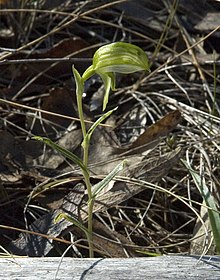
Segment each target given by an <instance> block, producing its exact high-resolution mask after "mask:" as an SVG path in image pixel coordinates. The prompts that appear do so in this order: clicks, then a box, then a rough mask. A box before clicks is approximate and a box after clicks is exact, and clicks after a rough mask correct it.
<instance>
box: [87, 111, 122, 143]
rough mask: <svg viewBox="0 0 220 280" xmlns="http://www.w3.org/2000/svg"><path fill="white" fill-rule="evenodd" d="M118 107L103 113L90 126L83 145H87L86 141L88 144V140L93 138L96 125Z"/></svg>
mask: <svg viewBox="0 0 220 280" xmlns="http://www.w3.org/2000/svg"><path fill="white" fill-rule="evenodd" d="M117 109H118V107H116V108H114V109H112V110H110V111H108V112H106V113H105V114H104V115H102V116H101V117H100V118H99V119H98V120H97V121H96V122H94V123H93V124H92V126H91V127H90V129H89V130H88V132H87V134H86V136H85V138H84V140H83V142H82V147H85V143H87V144H88V142H89V141H90V139H91V136H92V133H93V131H94V130H95V129H96V127H97V126H98V125H100V123H101V122H103V121H104V120H105V119H106V118H107V117H109V116H110V115H111V114H112V113H113V112H114V111H115V110H117Z"/></svg>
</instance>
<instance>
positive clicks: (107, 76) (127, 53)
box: [34, 42, 149, 257]
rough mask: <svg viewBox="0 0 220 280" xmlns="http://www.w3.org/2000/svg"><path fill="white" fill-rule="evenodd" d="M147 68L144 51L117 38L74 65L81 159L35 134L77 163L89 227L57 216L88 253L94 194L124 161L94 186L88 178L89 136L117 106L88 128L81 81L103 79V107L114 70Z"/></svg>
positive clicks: (112, 83) (127, 71)
mask: <svg viewBox="0 0 220 280" xmlns="http://www.w3.org/2000/svg"><path fill="white" fill-rule="evenodd" d="M142 70H144V71H148V70H149V64H148V58H147V55H146V54H145V52H144V51H143V50H142V49H141V48H139V47H137V46H135V45H132V44H129V43H123V42H117V43H112V44H108V45H105V46H103V47H101V48H99V49H98V50H97V51H96V52H95V54H94V56H93V63H92V65H91V66H90V67H89V68H88V69H87V70H86V71H85V72H84V73H83V75H82V76H80V74H79V72H78V71H77V70H76V69H75V68H74V67H73V74H74V78H75V82H76V97H77V107H78V113H79V119H80V123H81V130H82V135H83V142H82V148H83V159H82V160H81V159H80V158H78V157H77V156H76V155H74V154H73V153H71V152H70V151H68V150H66V149H64V148H62V147H61V146H59V145H57V144H55V143H54V142H53V141H51V140H50V139H48V138H45V137H39V136H35V137H34V139H36V140H41V141H43V142H44V143H45V144H47V145H49V146H50V147H52V148H53V149H55V150H57V151H58V152H60V153H61V154H62V155H63V156H65V157H67V158H68V159H70V160H71V161H73V162H74V163H76V164H77V165H78V166H79V167H80V169H81V171H82V174H83V177H84V182H85V185H86V188H87V193H88V227H87V228H86V227H85V226H84V225H82V224H80V222H79V221H76V220H74V219H73V218H72V217H69V216H67V215H66V214H64V213H61V214H60V215H59V216H58V217H57V219H56V220H59V219H61V218H65V219H68V220H69V221H71V222H72V223H74V224H75V225H76V226H78V227H79V228H80V229H81V230H83V231H84V232H85V234H86V237H87V240H88V244H89V256H90V257H93V255H94V253H93V238H92V232H93V231H92V223H93V205H94V201H95V198H96V196H97V194H98V193H99V192H100V191H101V190H102V189H103V188H105V186H106V185H107V184H108V183H109V182H110V181H111V180H112V179H113V178H114V177H115V176H116V175H117V174H118V172H120V171H121V170H122V169H123V166H124V162H122V163H120V164H119V165H117V166H116V167H115V168H114V170H113V171H112V172H111V173H110V174H108V175H107V176H106V178H104V179H103V180H102V181H101V182H99V183H98V184H96V185H95V186H92V185H91V182H90V171H89V168H88V160H89V159H88V155H89V145H90V139H91V136H92V133H93V131H94V130H95V128H96V127H97V126H98V125H100V124H101V122H103V121H104V120H105V119H106V118H107V117H109V116H110V115H111V114H112V113H113V112H114V111H115V110H116V109H117V108H115V109H113V110H110V111H108V112H106V113H104V114H103V115H102V116H101V117H100V118H99V119H98V120H97V121H96V122H95V123H93V124H92V125H91V127H90V128H89V129H88V130H87V129H86V125H85V119H84V116H83V106H82V96H83V92H84V83H85V82H86V80H88V79H89V78H90V77H91V76H93V75H94V74H98V75H99V76H100V77H101V79H102V80H103V83H104V86H105V95H104V99H103V111H104V110H105V109H106V106H107V104H108V98H109V92H110V90H111V89H112V90H115V73H122V74H129V73H134V72H136V71H142Z"/></svg>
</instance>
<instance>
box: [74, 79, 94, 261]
mask: <svg viewBox="0 0 220 280" xmlns="http://www.w3.org/2000/svg"><path fill="white" fill-rule="evenodd" d="M77 74H78V73H75V75H77ZM75 78H76V76H75ZM83 89H84V83H83V81H82V80H81V79H80V77H79V76H78V79H77V88H76V100H77V107H78V113H79V119H80V124H81V129H82V135H83V139H85V137H86V133H87V131H86V125H85V121H84V116H83V106H82V96H83ZM88 157H89V139H87V141H85V145H84V146H83V163H84V166H85V167H86V169H87V172H85V171H84V170H82V174H83V177H84V180H85V184H86V188H87V192H88V235H87V239H88V244H89V257H90V258H93V257H94V250H93V228H92V219H93V205H94V199H93V196H92V186H91V183H90V175H89V170H88V168H87V167H88Z"/></svg>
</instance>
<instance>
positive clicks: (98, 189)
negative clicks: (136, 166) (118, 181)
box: [93, 160, 126, 199]
mask: <svg viewBox="0 0 220 280" xmlns="http://www.w3.org/2000/svg"><path fill="white" fill-rule="evenodd" d="M125 165H126V160H123V161H122V162H121V163H119V164H118V165H117V166H116V167H115V168H114V169H113V170H112V171H111V172H110V173H109V174H108V175H107V176H106V177H105V178H104V179H103V180H102V181H100V182H99V183H97V184H96V185H94V186H93V199H94V198H95V197H96V196H97V195H98V194H99V193H100V192H101V191H102V190H103V189H104V188H105V187H106V186H107V185H108V183H110V181H111V180H112V179H114V177H115V176H116V175H117V174H118V173H119V172H120V171H122V170H123V169H124V167H125Z"/></svg>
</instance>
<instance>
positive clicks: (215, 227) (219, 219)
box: [182, 160, 220, 253]
mask: <svg viewBox="0 0 220 280" xmlns="http://www.w3.org/2000/svg"><path fill="white" fill-rule="evenodd" d="M182 162H183V164H184V165H185V166H186V168H187V169H188V170H189V172H190V174H191V176H192V178H193V180H194V182H195V184H196V186H197V188H198V190H199V191H200V193H201V196H202V198H203V200H204V201H205V203H206V205H207V206H208V207H209V208H211V209H208V215H209V221H210V225H211V228H212V233H213V237H214V240H215V245H216V250H217V252H218V253H220V213H219V211H218V208H217V206H216V203H215V198H214V197H213V195H212V194H211V192H210V191H209V188H208V187H207V185H206V184H205V182H204V180H202V178H201V176H200V175H199V174H197V173H196V171H195V170H193V169H192V168H191V166H190V165H189V164H188V163H187V162H186V161H185V160H182Z"/></svg>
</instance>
